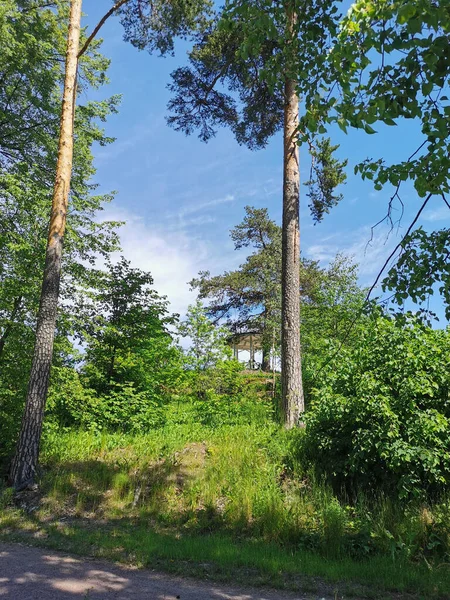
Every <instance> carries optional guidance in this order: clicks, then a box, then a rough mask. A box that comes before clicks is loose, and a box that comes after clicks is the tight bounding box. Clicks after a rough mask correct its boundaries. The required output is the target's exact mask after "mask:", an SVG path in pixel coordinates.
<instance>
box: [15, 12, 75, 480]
mask: <svg viewBox="0 0 450 600" xmlns="http://www.w3.org/2000/svg"><path fill="white" fill-rule="evenodd" d="M81 4H82V0H71V6H70V18H69V30H68V36H67V51H66V67H65V79H64V90H63V101H62V110H61V123H60V136H59V146H58V160H57V165H56V177H55V187H54V191H53V200H52V212H51V217H50V227H49V235H48V242H47V250H46V256H45V269H44V279H43V282H42V290H41V298H40V305H39V312H38V319H37V329H36V342H35V347H34V355H33V362H32V367H31V374H30V380H29V383H28V392H27V399H26V405H25V411H24V415H23V419H22V426H21V430H20V434H19V440H18V443H17V447H16V453H15V456H14V459H13V461H12V464H11V471H10V482H11V484H12V485H13V486H14V487H15V488H16V490H20V489H24V488H25V487H27V486H28V485H29V484H31V483H32V482H33V480H34V478H35V474H36V468H37V464H38V458H39V447H40V441H41V433H42V421H43V418H44V409H45V402H46V399H47V390H48V384H49V378H50V367H51V363H52V356H53V340H54V335H55V325H56V311H57V305H58V295H59V284H60V280H61V255H62V246H63V238H64V231H65V227H66V215H67V205H68V200H69V188H70V179H71V174H72V160H73V122H74V114H75V99H76V78H77V66H78V51H79V41H80V21H81Z"/></svg>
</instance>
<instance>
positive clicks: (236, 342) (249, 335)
mask: <svg viewBox="0 0 450 600" xmlns="http://www.w3.org/2000/svg"><path fill="white" fill-rule="evenodd" d="M229 344H230V346H231V348H232V349H233V355H234V358H235V359H236V360H239V352H241V351H243V352H248V353H249V355H250V360H249V367H250V369H255V368H256V363H255V353H256V352H259V351H261V350H262V335H261V334H260V333H254V332H250V331H249V332H245V333H236V334H235V335H233V336H232V337H231V338H230V340H229Z"/></svg>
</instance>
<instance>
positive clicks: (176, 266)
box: [102, 208, 239, 316]
mask: <svg viewBox="0 0 450 600" xmlns="http://www.w3.org/2000/svg"><path fill="white" fill-rule="evenodd" d="M200 218H201V217H199V219H200ZM102 219H104V220H111V221H125V225H124V226H122V227H121V228H120V229H119V234H120V241H121V246H122V251H121V252H118V253H117V254H116V255H115V256H114V257H113V259H118V258H119V257H120V256H121V255H123V256H124V257H125V258H126V259H127V260H129V261H131V265H132V266H133V267H135V268H139V269H142V270H145V271H149V272H150V273H151V274H152V276H153V279H154V287H155V289H156V290H157V291H158V293H159V294H161V295H165V296H167V297H168V300H169V301H170V310H171V312H175V313H179V314H180V315H181V316H184V315H185V313H186V310H187V307H188V305H189V304H192V303H193V302H195V298H196V292H195V291H194V292H192V291H190V289H189V285H188V282H189V281H191V280H192V279H193V278H194V277H196V276H197V274H198V272H199V271H204V270H207V269H210V270H211V272H212V273H217V272H221V271H223V270H224V269H225V268H230V267H231V268H234V266H235V264H236V263H237V261H238V259H239V257H238V256H237V254H238V253H235V252H234V251H233V249H232V246H230V248H229V250H225V249H224V247H223V246H222V247H220V248H218V246H217V244H215V243H213V242H207V241H205V240H202V239H201V238H200V237H199V236H198V235H188V232H187V231H184V230H183V229H176V230H174V229H173V228H172V229H171V228H168V227H165V226H164V227H163V226H162V225H160V224H149V223H146V222H145V220H144V219H142V218H141V217H139V216H138V215H135V214H133V213H131V212H129V211H127V210H125V209H121V208H116V209H112V208H111V209H110V210H108V209H107V210H105V212H104V213H103V214H102ZM208 222H209V221H208ZM202 223H205V221H204V220H203V221H202Z"/></svg>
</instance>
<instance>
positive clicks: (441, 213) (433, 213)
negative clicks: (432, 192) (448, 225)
mask: <svg viewBox="0 0 450 600" xmlns="http://www.w3.org/2000/svg"><path fill="white" fill-rule="evenodd" d="M422 218H423V220H424V221H429V222H431V223H433V222H435V221H447V220H448V219H449V218H450V210H449V209H448V207H447V206H441V207H440V208H436V209H435V210H427V211H425V212H424V213H423V217H422Z"/></svg>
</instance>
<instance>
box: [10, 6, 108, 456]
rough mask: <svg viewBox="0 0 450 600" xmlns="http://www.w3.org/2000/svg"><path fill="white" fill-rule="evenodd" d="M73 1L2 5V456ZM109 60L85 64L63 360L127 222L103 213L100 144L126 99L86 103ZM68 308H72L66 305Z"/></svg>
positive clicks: (42, 220)
mask: <svg viewBox="0 0 450 600" xmlns="http://www.w3.org/2000/svg"><path fill="white" fill-rule="evenodd" d="M67 9H68V4H67V2H65V1H64V2H60V1H59V0H55V1H54V2H45V3H42V2H37V1H34V0H32V1H28V0H27V1H26V2H25V1H22V0H21V1H19V2H10V1H9V0H7V1H6V2H2V5H1V8H0V31H1V34H0V81H1V82H2V84H1V85H0V122H1V127H0V130H1V131H0V428H1V435H0V455H1V456H2V458H3V457H5V458H6V457H8V456H9V455H10V453H11V450H12V448H13V446H14V443H15V439H16V435H17V430H18V427H19V424H20V414H21V412H22V406H23V399H24V396H25V393H26V385H27V381H28V374H29V371H30V367H31V354H32V351H33V343H34V330H35V325H36V314H37V310H38V303H39V291H40V287H41V283H42V281H41V280H42V272H43V265H44V258H45V246H46V240H47V233H48V232H47V230H48V215H49V212H48V211H49V206H50V204H49V203H50V194H51V190H52V188H53V183H54V182H53V178H54V165H55V160H56V153H57V140H58V135H57V131H58V124H59V117H60V108H61V100H60V90H61V83H62V78H63V72H62V66H63V59H64V53H65V35H66V33H67ZM108 64H109V61H108V60H107V59H105V57H103V56H102V55H101V54H99V52H98V50H93V51H92V53H91V54H89V55H85V56H84V57H83V60H82V62H81V64H80V68H79V72H80V76H79V83H78V93H79V96H80V106H79V110H78V111H77V115H76V118H75V137H76V140H77V143H76V144H75V146H76V147H75V155H74V164H73V177H72V184H71V193H70V194H71V195H70V203H71V215H70V219H69V223H68V229H67V234H66V236H65V245H64V257H63V279H62V283H61V296H62V299H63V303H62V306H60V310H59V315H58V324H57V332H56V348H55V361H54V362H55V364H56V365H59V366H60V365H62V364H63V363H64V361H65V360H66V358H67V355H68V354H71V353H72V348H71V344H70V343H69V342H68V341H67V336H68V335H70V334H73V333H74V330H75V323H74V321H73V319H72V316H73V315H72V307H71V306H70V305H69V306H67V300H68V299H69V298H72V296H73V294H74V290H76V289H79V288H80V287H82V286H84V284H85V282H86V279H88V278H89V277H90V276H91V266H92V263H93V261H95V260H96V259H97V258H98V256H99V255H100V256H105V255H107V254H108V253H110V252H112V251H113V250H116V249H117V247H118V240H117V234H116V232H115V231H114V229H115V228H116V226H117V223H112V222H102V221H101V219H99V211H100V210H101V208H102V205H103V204H104V203H105V202H109V201H110V200H111V195H108V194H107V195H105V194H97V193H96V187H97V186H96V184H95V183H94V182H93V177H94V175H95V168H94V166H93V154H92V146H93V145H94V144H95V143H99V144H108V143H110V142H111V139H110V138H108V137H107V136H106V135H105V133H104V131H103V129H102V122H103V121H105V119H106V118H107V117H108V115H109V114H111V113H112V112H116V111H117V105H118V100H119V99H118V97H113V98H110V99H107V100H103V101H102V100H100V101H95V102H84V101H83V95H84V93H85V92H86V91H87V89H88V88H89V87H90V86H92V87H95V88H98V87H99V86H101V84H102V83H104V82H105V80H106V74H105V72H106V69H107V67H108ZM64 304H66V306H64Z"/></svg>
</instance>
